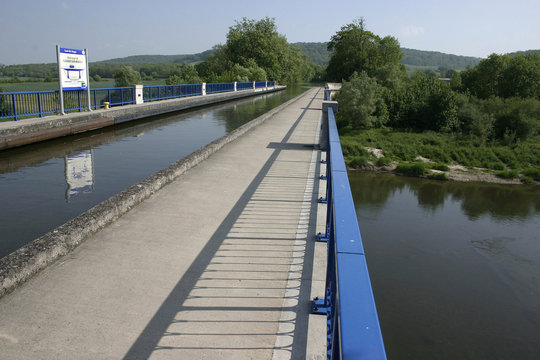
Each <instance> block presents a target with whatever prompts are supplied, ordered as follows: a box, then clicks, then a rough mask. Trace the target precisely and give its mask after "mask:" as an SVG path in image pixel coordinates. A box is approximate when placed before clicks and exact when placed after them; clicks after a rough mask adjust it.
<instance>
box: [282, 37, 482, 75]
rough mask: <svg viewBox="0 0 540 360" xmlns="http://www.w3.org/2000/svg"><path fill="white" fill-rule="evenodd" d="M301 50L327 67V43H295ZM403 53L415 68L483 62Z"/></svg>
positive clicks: (433, 53)
mask: <svg viewBox="0 0 540 360" xmlns="http://www.w3.org/2000/svg"><path fill="white" fill-rule="evenodd" d="M292 45H297V46H298V47H300V50H302V52H304V53H305V54H306V55H307V56H309V58H310V59H311V61H312V62H314V63H315V64H319V65H327V64H328V60H329V59H330V55H331V53H330V52H329V51H328V50H327V48H326V46H327V43H324V42H319V43H317V42H310V43H294V44H292ZM401 50H402V51H403V60H402V61H401V62H402V63H403V64H405V65H414V66H415V67H435V68H437V67H439V66H442V67H445V68H449V69H456V70H461V69H465V68H466V67H467V66H475V65H476V64H478V63H479V62H480V60H482V59H481V58H476V57H470V56H459V55H451V54H443V53H440V52H436V51H423V50H414V49H407V48H401Z"/></svg>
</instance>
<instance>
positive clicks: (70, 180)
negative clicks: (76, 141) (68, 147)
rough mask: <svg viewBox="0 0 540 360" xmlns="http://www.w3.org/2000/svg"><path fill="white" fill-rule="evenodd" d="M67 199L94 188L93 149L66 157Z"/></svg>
mask: <svg viewBox="0 0 540 360" xmlns="http://www.w3.org/2000/svg"><path fill="white" fill-rule="evenodd" d="M65 166H66V183H67V189H66V200H67V201H69V199H71V198H72V197H73V196H77V195H79V194H81V193H83V192H88V191H92V190H93V189H94V162H93V156H92V150H85V151H82V152H80V153H76V154H72V155H69V156H66V157H65Z"/></svg>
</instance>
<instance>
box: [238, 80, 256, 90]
mask: <svg viewBox="0 0 540 360" xmlns="http://www.w3.org/2000/svg"><path fill="white" fill-rule="evenodd" d="M248 89H253V81H250V82H238V83H236V90H248Z"/></svg>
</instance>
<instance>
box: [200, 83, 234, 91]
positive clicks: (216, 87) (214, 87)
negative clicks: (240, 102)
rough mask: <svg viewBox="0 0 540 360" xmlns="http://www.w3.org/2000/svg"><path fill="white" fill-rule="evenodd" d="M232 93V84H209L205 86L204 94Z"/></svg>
mask: <svg viewBox="0 0 540 360" xmlns="http://www.w3.org/2000/svg"><path fill="white" fill-rule="evenodd" d="M229 91H234V83H209V84H206V93H207V94H214V93H220V92H229Z"/></svg>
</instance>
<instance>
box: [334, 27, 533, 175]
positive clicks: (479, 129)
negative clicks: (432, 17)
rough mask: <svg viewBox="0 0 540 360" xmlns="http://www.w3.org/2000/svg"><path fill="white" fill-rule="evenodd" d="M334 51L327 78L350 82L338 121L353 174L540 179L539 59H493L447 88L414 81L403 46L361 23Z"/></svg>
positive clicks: (338, 38)
mask: <svg viewBox="0 0 540 360" xmlns="http://www.w3.org/2000/svg"><path fill="white" fill-rule="evenodd" d="M329 44H330V45H329V47H331V48H332V49H333V50H334V52H333V55H332V58H331V59H330V64H329V66H328V70H327V73H328V76H329V78H330V80H333V81H340V80H343V84H342V89H341V91H340V92H339V93H338V95H337V98H336V100H338V102H339V112H338V115H337V121H338V127H339V128H340V133H341V135H342V143H343V151H344V155H345V156H346V159H347V161H348V164H349V166H352V167H362V166H364V165H365V164H367V163H370V164H373V165H376V166H381V165H382V166H387V165H389V164H391V163H393V164H394V166H395V165H396V164H397V167H395V169H396V171H398V172H400V173H406V174H414V175H426V174H428V173H432V174H433V173H439V172H440V171H441V170H437V169H434V170H435V172H433V171H428V170H430V169H432V168H430V164H441V165H440V166H442V165H445V166H461V167H462V168H463V169H464V170H466V169H469V170H473V171H486V172H490V173H493V174H496V175H498V176H499V177H501V178H517V177H521V178H522V179H523V180H524V181H525V182H530V181H531V180H537V181H538V180H540V178H539V177H538V176H537V174H538V173H540V141H539V139H540V54H539V53H532V54H523V55H516V56H514V57H511V56H508V55H496V54H493V55H491V56H490V57H489V58H487V59H485V60H482V61H480V63H479V64H478V65H477V66H475V67H469V68H467V69H466V70H465V71H463V72H461V73H458V72H456V73H455V74H453V75H454V77H453V78H452V80H451V82H450V83H447V82H444V81H441V80H440V79H439V78H437V77H432V76H429V75H428V74H426V73H424V72H417V73H416V74H414V75H413V76H407V74H406V71H405V69H404V67H403V65H402V64H400V60H401V58H402V56H403V54H402V52H401V50H400V47H399V43H398V42H397V40H396V39H394V38H392V37H385V38H381V37H379V36H377V35H375V34H373V33H371V32H369V31H367V30H366V29H365V27H364V21H363V20H362V19H360V20H358V21H356V22H354V23H352V24H349V25H346V26H344V27H342V29H341V30H340V31H338V32H337V33H336V35H334V36H333V37H332V40H331V42H330V43H329ZM365 148H373V149H379V151H378V152H369V151H365ZM381 154H382V155H383V159H384V160H382V159H381ZM421 164H424V165H421ZM436 176H438V177H441V178H443V177H442V176H441V175H436Z"/></svg>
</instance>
